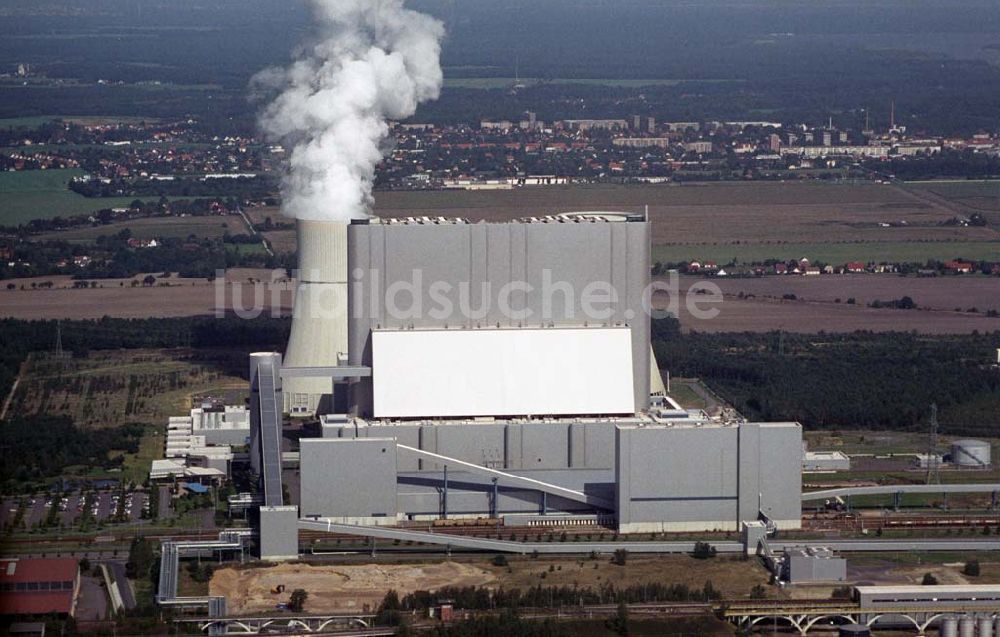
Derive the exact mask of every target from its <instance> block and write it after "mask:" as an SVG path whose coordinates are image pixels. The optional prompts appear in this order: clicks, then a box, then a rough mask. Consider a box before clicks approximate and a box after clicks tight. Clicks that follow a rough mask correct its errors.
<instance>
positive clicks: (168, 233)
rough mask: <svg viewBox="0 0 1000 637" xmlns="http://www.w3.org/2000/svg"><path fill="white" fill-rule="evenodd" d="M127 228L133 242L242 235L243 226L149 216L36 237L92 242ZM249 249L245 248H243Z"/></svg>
mask: <svg viewBox="0 0 1000 637" xmlns="http://www.w3.org/2000/svg"><path fill="white" fill-rule="evenodd" d="M125 228H128V229H129V230H130V231H131V232H132V236H133V237H135V238H137V239H163V238H170V237H176V238H181V239H184V238H187V237H188V236H189V235H192V234H193V235H195V236H196V237H201V238H207V239H217V238H220V237H222V236H223V235H224V234H226V232H228V233H229V234H231V235H237V234H246V232H247V229H246V224H244V223H243V220H242V219H241V218H240V217H239V216H238V215H227V216H224V217H219V216H214V215H213V216H208V217H149V218H145V219H130V220H128V221H121V222H117V223H110V224H107V225H101V226H93V227H90V226H88V227H85V228H73V229H71V230H60V231H58V232H49V233H45V234H42V235H39V239H43V240H60V241H69V242H70V243H93V242H94V241H95V240H96V239H97V237H99V236H101V235H113V234H117V233H119V232H121V231H122V230H124V229H125ZM247 247H249V246H247Z"/></svg>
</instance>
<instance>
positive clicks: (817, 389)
mask: <svg viewBox="0 0 1000 637" xmlns="http://www.w3.org/2000/svg"><path fill="white" fill-rule="evenodd" d="M998 327H1000V324H998ZM652 338H653V348H654V350H655V352H656V358H657V361H658V362H659V364H660V365H662V366H663V367H664V368H665V369H669V370H670V373H671V374H672V375H674V376H690V377H698V378H701V379H703V380H704V381H705V382H707V383H708V384H709V385H711V386H712V388H713V389H714V390H716V391H717V392H719V394H720V395H721V396H722V397H723V398H724V399H726V400H727V401H729V402H730V403H732V404H733V405H734V406H735V407H736V408H737V409H738V410H739V411H741V412H742V413H743V414H744V415H745V416H746V417H747V418H750V419H752V420H794V421H798V422H801V423H803V424H805V425H806V426H808V427H812V428H827V429H832V428H872V429H895V430H921V429H923V428H925V427H926V426H927V425H926V423H927V422H928V420H927V419H928V417H929V413H930V405H931V403H932V402H934V403H937V405H938V407H939V408H940V422H941V430H942V431H943V432H945V433H951V434H962V435H988V434H989V433H990V432H991V431H993V430H995V427H996V424H997V416H996V414H997V413H998V412H1000V371H998V370H997V369H996V368H995V367H994V366H993V363H994V362H995V360H996V358H995V357H996V348H997V346H998V345H1000V332H993V333H991V334H979V333H973V334H968V335H944V336H941V335H933V336H931V335H921V334H917V333H902V332H895V333H873V332H853V333H844V334H827V333H822V332H821V333H818V334H794V333H781V332H770V333H749V332H743V333H722V334H702V333H697V332H693V333H690V334H684V333H681V331H680V328H679V324H678V322H677V321H676V319H672V318H670V319H662V320H657V321H653V324H652Z"/></svg>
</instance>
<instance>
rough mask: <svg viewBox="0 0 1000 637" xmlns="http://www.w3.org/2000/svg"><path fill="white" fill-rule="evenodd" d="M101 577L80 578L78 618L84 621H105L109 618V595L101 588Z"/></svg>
mask: <svg viewBox="0 0 1000 637" xmlns="http://www.w3.org/2000/svg"><path fill="white" fill-rule="evenodd" d="M102 582H103V580H102V578H99V577H89V576H87V577H81V578H80V597H79V598H78V601H77V606H76V618H77V619H79V620H83V621H94V620H99V619H104V618H105V617H107V616H108V594H107V592H106V591H105V590H104V587H103V586H101V583H102Z"/></svg>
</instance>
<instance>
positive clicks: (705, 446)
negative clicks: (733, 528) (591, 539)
mask: <svg viewBox="0 0 1000 637" xmlns="http://www.w3.org/2000/svg"><path fill="white" fill-rule="evenodd" d="M736 444H737V431H736V428H735V427H705V428H688V427H649V428H620V429H619V431H618V458H619V471H618V473H617V474H616V475H617V479H618V480H619V485H618V507H619V511H618V515H619V524H623V523H624V524H628V523H632V524H634V523H647V522H650V523H654V522H655V523H658V522H664V521H665V522H670V523H674V524H677V523H693V522H706V523H714V522H718V521H723V520H727V521H728V520H732V521H733V524H734V525H735V516H736V481H737V475H736V471H737V466H736Z"/></svg>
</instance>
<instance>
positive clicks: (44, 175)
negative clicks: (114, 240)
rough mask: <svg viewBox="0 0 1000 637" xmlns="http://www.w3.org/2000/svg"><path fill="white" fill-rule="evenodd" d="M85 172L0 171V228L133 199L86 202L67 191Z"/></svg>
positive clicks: (65, 215) (125, 204)
mask: <svg viewBox="0 0 1000 637" xmlns="http://www.w3.org/2000/svg"><path fill="white" fill-rule="evenodd" d="M83 174H84V171H82V170H79V169H75V168H71V169H64V170H24V171H19V172H0V225H8V226H15V225H19V224H22V223H27V222H28V221H31V220H32V219H47V218H51V217H67V216H71V215H80V214H86V213H88V212H94V211H95V210H100V209H102V208H114V207H118V206H121V207H124V206H127V205H128V204H129V203H130V202H132V201H133V200H134V199H135V198H134V197H111V198H104V199H88V198H86V197H83V196H81V195H78V194H76V193H75V192H71V191H70V190H69V189H68V188H67V184H69V181H70V179H72V178H73V177H79V176H81V175H83Z"/></svg>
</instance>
